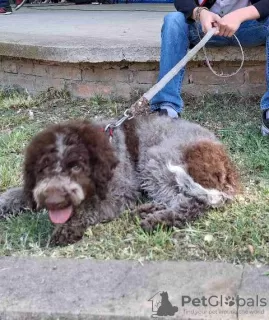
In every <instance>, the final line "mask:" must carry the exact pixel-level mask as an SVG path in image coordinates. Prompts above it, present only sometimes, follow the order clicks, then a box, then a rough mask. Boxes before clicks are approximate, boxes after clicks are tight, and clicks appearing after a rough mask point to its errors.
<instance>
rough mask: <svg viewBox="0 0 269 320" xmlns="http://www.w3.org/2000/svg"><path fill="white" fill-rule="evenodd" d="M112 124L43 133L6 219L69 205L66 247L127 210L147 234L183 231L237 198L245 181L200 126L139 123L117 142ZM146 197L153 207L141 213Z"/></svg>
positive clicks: (56, 238) (62, 235)
mask: <svg viewBox="0 0 269 320" xmlns="http://www.w3.org/2000/svg"><path fill="white" fill-rule="evenodd" d="M107 123H109V122H108V121H103V122H102V123H93V122H88V121H71V122H67V123H63V124H59V125H53V126H51V127H49V128H47V129H45V130H43V131H41V132H40V133H39V134H37V135H36V136H35V137H34V138H33V140H32V141H31V142H30V144H29V146H28V148H27V150H26V155H25V162H24V186H23V188H16V189H11V190H8V191H7V192H6V193H4V194H2V195H1V197H0V212H1V214H2V216H6V215H7V214H8V213H13V214H14V213H18V212H19V211H20V210H21V209H22V208H25V207H29V208H31V209H32V210H36V209H38V208H42V207H45V208H47V209H49V210H54V212H61V210H62V209H65V208H66V207H68V208H69V207H70V208H72V210H71V209H70V210H71V211H72V215H71V216H70V218H68V220H67V221H66V222H65V223H62V224H57V225H56V227H55V230H54V233H53V237H52V238H53V242H54V243H56V244H66V243H73V242H75V241H78V240H79V239H80V238H81V237H82V236H83V234H84V231H85V229H86V228H87V227H88V226H89V225H93V224H96V223H99V222H105V221H110V220H112V219H115V218H116V217H118V216H119V215H120V213H121V212H122V211H123V210H124V209H126V208H127V209H131V210H133V213H135V214H138V215H139V216H140V217H141V225H142V227H143V228H144V229H146V230H152V229H153V228H155V227H156V226H157V225H158V224H164V225H167V226H177V227H180V226H182V225H183V224H184V223H186V222H188V221H191V220H194V219H196V218H197V217H199V216H200V215H202V214H203V213H204V212H205V210H206V209H208V208H210V207H219V206H222V205H224V204H225V203H226V202H227V201H228V200H230V199H231V198H232V197H233V195H234V194H235V193H236V192H237V190H238V176H237V173H236V170H235V168H234V166H233V164H232V162H231V160H230V158H229V156H228V155H227V152H226V151H225V149H224V147H223V145H222V144H221V143H220V142H219V140H218V139H217V138H216V137H215V136H214V134H213V133H212V132H210V131H208V130H207V129H205V128H203V127H201V126H199V125H198V124H194V123H191V122H188V121H185V120H181V119H178V120H173V119H170V118H168V117H158V116H151V117H147V118H146V117H144V118H139V119H136V120H131V121H128V122H125V124H124V125H123V126H121V127H120V128H117V129H116V130H115V131H114V136H113V140H112V143H110V141H109V139H108V137H107V135H106V133H104V132H103V130H102V129H103V128H104V127H105V125H106V124H107ZM142 192H143V194H146V195H147V197H148V198H149V199H150V201H152V203H149V204H144V205H141V206H139V207H136V203H137V200H138V199H139V197H140V196H141V193H142ZM55 210H58V211H55ZM59 210H60V211H59Z"/></svg>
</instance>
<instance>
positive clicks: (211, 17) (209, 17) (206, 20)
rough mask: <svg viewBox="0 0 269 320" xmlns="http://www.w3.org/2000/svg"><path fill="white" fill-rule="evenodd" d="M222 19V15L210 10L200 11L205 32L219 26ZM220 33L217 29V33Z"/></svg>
mask: <svg viewBox="0 0 269 320" xmlns="http://www.w3.org/2000/svg"><path fill="white" fill-rule="evenodd" d="M220 20H221V17H220V16H219V15H218V14H216V13H214V12H210V11H207V10H202V11H201V12H200V23H201V26H202V30H203V32H204V33H207V32H208V31H209V30H210V29H212V28H213V27H218V24H219V22H220ZM218 33H219V31H218V30H216V32H215V34H218Z"/></svg>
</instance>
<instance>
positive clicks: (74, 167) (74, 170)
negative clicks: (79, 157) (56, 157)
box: [71, 165, 81, 172]
mask: <svg viewBox="0 0 269 320" xmlns="http://www.w3.org/2000/svg"><path fill="white" fill-rule="evenodd" d="M71 170H72V171H73V172H79V171H80V170H81V167H80V166H79V165H74V166H72V168H71Z"/></svg>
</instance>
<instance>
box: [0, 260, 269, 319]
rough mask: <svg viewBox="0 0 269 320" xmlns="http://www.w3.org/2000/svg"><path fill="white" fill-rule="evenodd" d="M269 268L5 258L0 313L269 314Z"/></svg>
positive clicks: (72, 316) (0, 278)
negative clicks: (268, 272)
mask: <svg viewBox="0 0 269 320" xmlns="http://www.w3.org/2000/svg"><path fill="white" fill-rule="evenodd" d="M265 271H267V269H266V268H251V267H249V266H246V267H244V268H243V267H240V266H234V265H230V264H224V263H210V262H208V263H205V262H189V263H188V262H149V263H143V264H140V263H139V262H131V261H100V262H98V261H94V260H69V259H60V260H56V259H36V258H31V259H24V258H23V259H22V258H0V319H9V320H13V319H16V320H20V319H27V320H29V319H31V320H32V319H50V320H52V319H70V320H71V319H80V320H82V319H138V318H139V319H150V318H151V315H152V314H156V312H157V310H158V309H159V307H160V306H163V308H161V309H160V310H159V314H160V313H161V311H162V310H163V311H164V313H163V314H165V312H166V313H167V310H170V312H171V313H174V315H175V318H176V319H189V320H192V319H200V320H201V319H212V320H221V319H225V320H226V319H227V320H233V319H240V320H241V319H244V320H247V319H248V320H251V319H255V320H261V319H262V320H268V318H269V307H268V305H269V291H268V288H269V277H268V276H265V275H264V273H265ZM163 292H167V295H166V294H162V293H163ZM155 295H156V296H155ZM161 295H162V296H161ZM203 297H204V298H203ZM228 297H230V298H228ZM151 298H152V299H151ZM167 298H168V300H169V301H170V302H171V304H172V306H171V305H170V306H169V303H168V302H167ZM226 298H227V299H226ZM234 298H235V299H234ZM150 299H151V300H152V301H153V311H152V301H149V300H150ZM162 299H163V300H162ZM160 301H161V304H160ZM172 307H174V308H172ZM167 308H168V309H167ZM60 317H62V318H60Z"/></svg>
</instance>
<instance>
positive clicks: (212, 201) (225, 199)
mask: <svg viewBox="0 0 269 320" xmlns="http://www.w3.org/2000/svg"><path fill="white" fill-rule="evenodd" d="M232 199H233V198H232V196H230V195H228V194H226V193H224V192H221V191H218V190H216V189H211V190H209V191H208V202H209V205H210V206H211V207H212V208H219V207H222V206H224V205H225V204H226V203H229V202H231V201H232Z"/></svg>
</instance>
